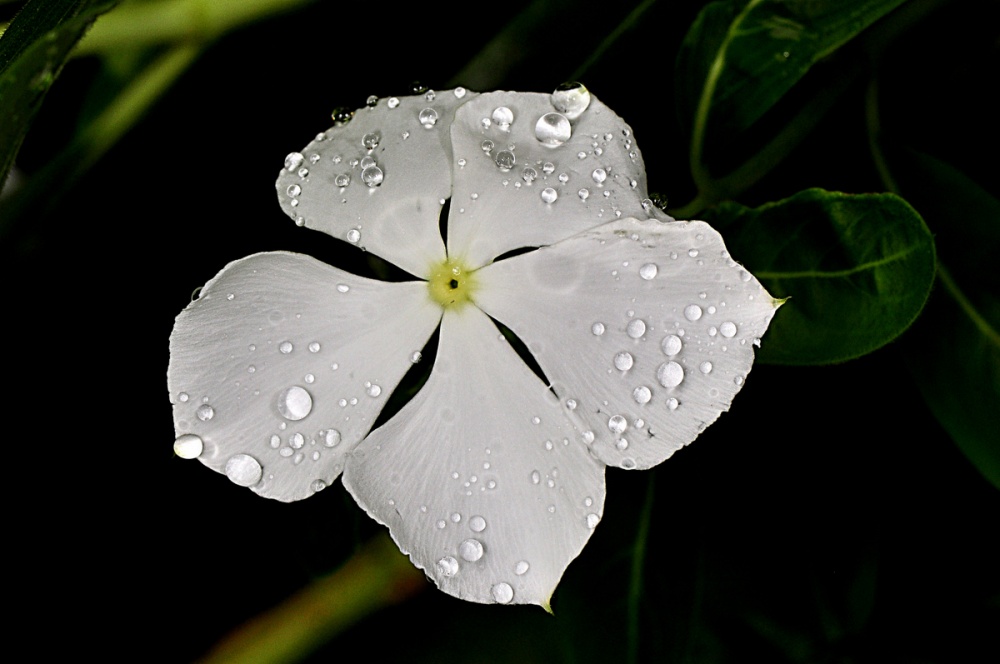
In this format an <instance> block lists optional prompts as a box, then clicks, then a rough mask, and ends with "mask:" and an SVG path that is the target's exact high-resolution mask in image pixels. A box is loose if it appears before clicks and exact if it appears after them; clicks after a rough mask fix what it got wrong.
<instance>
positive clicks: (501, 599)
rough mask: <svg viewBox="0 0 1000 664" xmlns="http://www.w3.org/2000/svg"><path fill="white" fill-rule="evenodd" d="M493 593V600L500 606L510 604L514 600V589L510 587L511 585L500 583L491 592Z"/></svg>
mask: <svg viewBox="0 0 1000 664" xmlns="http://www.w3.org/2000/svg"><path fill="white" fill-rule="evenodd" d="M490 592H491V593H493V599H495V600H496V601H497V603H499V604H509V603H510V601H511V600H512V599H514V589H513V588H511V587H510V584H509V583H498V584H496V585H495V586H493V588H492V589H491V590H490Z"/></svg>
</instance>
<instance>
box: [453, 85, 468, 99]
mask: <svg viewBox="0 0 1000 664" xmlns="http://www.w3.org/2000/svg"><path fill="white" fill-rule="evenodd" d="M454 92H455V96H456V97H458V98H459V99H461V98H462V97H464V96H465V93H466V92H467V90H466V89H465V88H463V87H457V88H455V90H454Z"/></svg>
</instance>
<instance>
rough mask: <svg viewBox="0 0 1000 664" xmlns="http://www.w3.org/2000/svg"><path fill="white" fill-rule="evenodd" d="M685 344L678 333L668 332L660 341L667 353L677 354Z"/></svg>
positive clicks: (661, 346)
mask: <svg viewBox="0 0 1000 664" xmlns="http://www.w3.org/2000/svg"><path fill="white" fill-rule="evenodd" d="M683 345H684V344H683V343H682V342H681V338H680V337H679V336H677V335H676V334H668V335H667V336H665V337H663V341H661V342H660V348H662V349H663V352H664V354H666V355H671V356H672V355H676V354H677V353H679V352H681V347H682V346H683Z"/></svg>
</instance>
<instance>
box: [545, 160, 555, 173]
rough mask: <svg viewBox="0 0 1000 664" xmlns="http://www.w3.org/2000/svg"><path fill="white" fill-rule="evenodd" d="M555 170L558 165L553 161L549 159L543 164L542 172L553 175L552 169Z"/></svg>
mask: <svg viewBox="0 0 1000 664" xmlns="http://www.w3.org/2000/svg"><path fill="white" fill-rule="evenodd" d="M554 170H556V165H555V164H553V163H552V162H551V161H547V162H545V163H544V164H542V172H543V173H545V174H546V175H551V174H552V171H554Z"/></svg>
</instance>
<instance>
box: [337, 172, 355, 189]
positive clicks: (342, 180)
mask: <svg viewBox="0 0 1000 664" xmlns="http://www.w3.org/2000/svg"><path fill="white" fill-rule="evenodd" d="M333 183H334V184H335V185H337V186H338V187H341V188H343V187H346V186H347V185H349V184H351V176H350V175H348V174H347V173H341V174H339V175H337V176H336V177H335V178H333Z"/></svg>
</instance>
